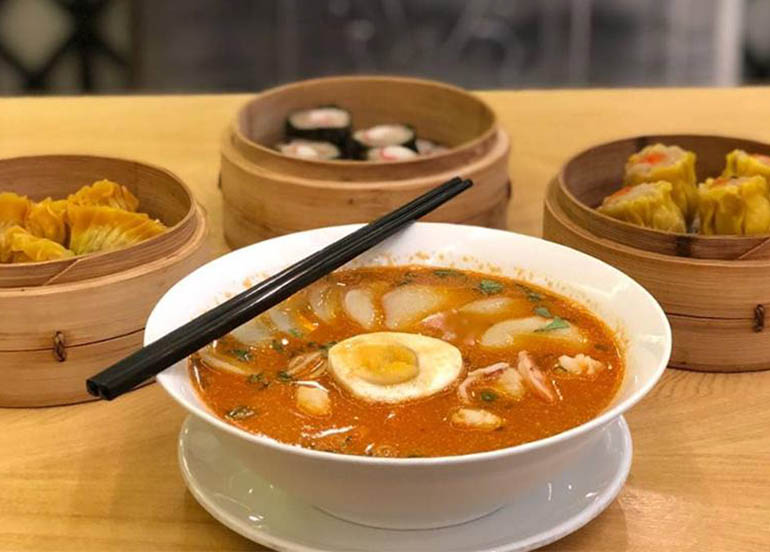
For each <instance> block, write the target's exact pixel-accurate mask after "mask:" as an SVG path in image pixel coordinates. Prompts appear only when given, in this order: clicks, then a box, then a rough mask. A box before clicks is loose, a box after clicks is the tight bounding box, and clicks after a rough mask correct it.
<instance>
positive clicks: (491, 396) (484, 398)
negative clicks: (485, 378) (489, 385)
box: [481, 389, 497, 402]
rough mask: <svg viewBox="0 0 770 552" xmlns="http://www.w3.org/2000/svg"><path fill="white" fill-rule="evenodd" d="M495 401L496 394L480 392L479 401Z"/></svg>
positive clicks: (486, 391) (485, 391)
mask: <svg viewBox="0 0 770 552" xmlns="http://www.w3.org/2000/svg"><path fill="white" fill-rule="evenodd" d="M495 399H497V393H495V392H494V391H488V390H486V389H485V390H484V391H482V392H481V400H482V401H484V402H492V401H494V400H495Z"/></svg>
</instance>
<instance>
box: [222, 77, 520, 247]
mask: <svg viewBox="0 0 770 552" xmlns="http://www.w3.org/2000/svg"><path fill="white" fill-rule="evenodd" d="M508 151H509V142H508V138H507V136H506V135H505V133H504V132H503V131H502V130H501V128H500V126H499V124H498V122H497V118H496V116H495V114H494V112H493V111H492V110H491V109H490V108H489V106H487V105H486V104H485V103H484V102H482V101H481V100H480V99H478V98H477V97H476V96H474V95H473V94H470V93H468V92H466V91H464V90H462V89H459V88H456V87H453V86H449V85H446V84H442V83H438V82H432V81H425V80H420V79H412V78H402V77H334V78H324V79H315V80H310V81H304V82H299V83H294V84H289V85H286V86H281V87H278V88H274V89H271V90H267V91H265V92H262V93H261V94H259V95H258V96H256V97H255V98H254V99H253V100H251V101H250V102H248V103H247V104H246V105H245V106H244V107H243V109H241V110H240V111H239V112H238V114H237V116H236V118H235V120H234V121H233V123H232V124H231V125H230V127H229V128H228V129H227V131H226V132H225V135H224V137H223V140H222V148H221V153H222V157H221V159H222V165H221V180H220V182H221V190H222V195H223V199H224V204H223V207H224V227H225V228H224V230H225V238H226V240H227V242H228V243H229V244H230V245H231V246H232V247H242V246H244V245H247V244H250V243H253V242H256V241H259V240H262V239H265V238H268V237H272V236H276V235H280V234H285V233H289V232H294V231H298V230H307V229H310V228H317V227H322V226H329V225H336V224H344V223H353V222H363V221H367V220H371V219H374V218H376V217H377V216H379V215H381V214H383V213H385V212H387V211H388V210H390V209H393V208H395V207H396V206H398V205H399V204H402V203H404V202H406V201H408V200H409V199H411V198H414V197H416V196H418V195H420V194H421V193H423V192H425V191H427V190H428V189H429V188H431V187H433V186H435V185H438V184H440V183H441V182H445V181H446V180H448V179H449V178H451V177H453V176H455V175H457V174H459V175H462V176H464V177H467V178H471V179H473V181H474V182H475V184H476V185H475V186H474V188H473V189H472V190H469V192H468V193H467V194H465V197H464V198H463V200H462V201H458V202H453V203H452V204H451V205H446V206H444V207H442V208H441V209H439V210H437V211H436V212H435V213H433V214H431V215H430V216H429V217H428V218H429V219H430V220H436V221H445V222H457V223H465V224H476V225H481V226H489V227H494V228H503V227H504V226H505V222H506V215H507V205H508V199H509V197H510V182H509V177H508Z"/></svg>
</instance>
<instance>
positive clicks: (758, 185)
mask: <svg viewBox="0 0 770 552" xmlns="http://www.w3.org/2000/svg"><path fill="white" fill-rule="evenodd" d="M698 199H699V202H698V215H699V218H700V233H701V234H706V235H714V234H730V235H739V236H743V235H752V234H766V233H768V232H770V199H768V184H767V181H766V180H765V179H764V177H762V176H759V175H757V176H751V177H739V178H733V179H728V178H717V179H713V178H709V179H708V180H706V182H704V183H703V184H701V185H700V186H698Z"/></svg>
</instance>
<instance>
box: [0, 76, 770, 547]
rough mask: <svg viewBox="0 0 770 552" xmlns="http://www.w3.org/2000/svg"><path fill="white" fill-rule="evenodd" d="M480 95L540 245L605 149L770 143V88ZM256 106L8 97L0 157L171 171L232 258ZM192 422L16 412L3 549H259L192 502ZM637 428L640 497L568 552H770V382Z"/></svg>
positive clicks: (710, 378)
mask: <svg viewBox="0 0 770 552" xmlns="http://www.w3.org/2000/svg"><path fill="white" fill-rule="evenodd" d="M480 95H481V96H482V97H483V98H484V99H485V100H487V101H488V102H489V103H490V104H491V105H492V106H493V107H494V109H495V110H496V111H497V112H498V114H499V115H500V118H501V120H502V123H503V125H504V126H505V128H506V129H507V130H508V132H509V133H510V135H511V138H512V141H513V151H512V156H511V175H512V180H513V183H514V200H513V203H512V205H511V209H510V223H509V225H510V227H511V228H512V229H514V230H517V231H521V232H526V233H530V234H539V233H540V221H541V210H542V205H541V202H542V198H543V193H544V190H545V185H546V183H547V181H548V179H549V178H550V177H551V176H553V174H554V173H555V171H556V170H557V168H558V167H559V165H560V164H561V163H562V162H563V161H564V160H565V159H566V158H567V156H568V155H570V154H572V153H575V152H577V151H578V150H580V149H582V148H585V147H587V146H589V145H591V144H594V143H596V142H599V141H605V140H609V139H613V138H617V137H621V136H624V135H631V134H640V133H665V132H688V133H697V132H702V133H720V134H734V135H741V136H746V137H750V138H756V139H760V140H765V141H770V126H768V121H770V90H768V89H738V90H735V89H732V90H730V89H714V90H702V89H689V90H616V91H605V90H586V91H570V92H568V91H525V92H488V93H482V94H480ZM246 98H247V96H245V95H228V96H184V97H182V96H163V97H158V96H156V97H108V98H63V99H25V98H19V99H16V98H11V99H2V100H0V156H2V157H8V156H14V155H24V154H41V153H93V154H105V155H113V156H120V157H129V158H135V159H138V160H142V161H148V162H151V163H155V164H158V165H162V166H164V167H167V168H168V169H170V170H172V171H174V172H176V173H177V174H178V175H179V176H181V177H182V178H183V179H184V180H185V181H186V182H187V183H188V184H189V185H190V186H191V187H192V188H193V190H194V191H195V193H196V195H197V197H198V199H199V201H200V202H201V203H202V204H203V205H204V206H205V207H206V209H207V210H208V214H209V217H210V219H211V223H212V224H211V226H212V232H211V236H210V238H209V240H210V244H211V247H212V252H213V254H221V253H223V252H224V251H225V246H224V242H223V240H222V232H221V224H220V223H221V216H220V199H219V195H218V192H217V188H216V178H217V171H218V165H219V158H218V151H217V147H218V141H219V137H220V133H221V131H222V130H223V128H224V126H225V124H226V123H227V121H228V120H229V118H230V117H232V116H233V113H234V112H235V110H236V109H237V107H238V106H239V105H240V104H241V103H243V102H244V101H245V100H246ZM715 292H718V290H715ZM94 307H95V308H98V305H95V306H94ZM0 309H1V306H0ZM0 314H1V311H0ZM0 384H2V383H1V382H0ZM183 418H184V413H183V412H182V410H181V408H179V407H177V406H176V405H175V404H174V403H172V401H171V400H170V399H169V398H168V397H166V396H165V395H164V393H163V392H162V391H161V389H160V388H159V387H158V386H156V385H151V386H149V387H147V388H144V389H140V390H138V391H135V392H133V393H131V394H129V395H127V396H125V397H123V398H121V399H120V400H117V401H115V402H112V403H90V404H83V405H77V406H66V407H58V408H43V409H0V550H14V551H16V550H35V551H41V550H56V551H63V550H143V551H145V550H259V549H260V547H259V546H257V545H255V544H253V543H250V542H248V541H246V540H244V539H242V538H241V537H239V536H238V535H236V534H235V533H232V532H231V531H229V530H228V529H226V528H225V527H223V526H221V525H219V523H217V522H216V521H215V520H214V519H213V518H212V517H210V516H209V515H208V514H207V513H206V512H205V511H204V510H203V509H202V508H201V507H200V506H198V504H197V503H196V502H195V499H193V497H192V496H191V495H190V494H189V493H188V492H187V491H186V489H185V486H184V483H183V482H182V478H181V476H180V474H179V470H178V468H177V460H176V437H177V433H178V430H179V427H180V424H181V422H182V419H183ZM627 419H628V422H629V425H630V426H631V432H632V435H633V439H634V461H633V467H632V469H631V474H630V477H629V479H628V482H627V483H626V486H625V488H624V489H623V491H622V492H621V494H620V496H619V498H618V499H617V500H616V501H615V502H614V503H613V504H612V505H611V506H610V507H609V508H608V509H607V511H605V512H604V513H603V514H601V515H600V516H599V517H598V518H597V519H596V520H594V521H592V522H591V523H590V524H588V525H587V526H586V527H585V528H583V529H581V530H580V531H578V532H577V533H575V534H573V535H571V536H569V537H567V538H565V539H563V540H562V541H559V542H558V543H556V544H554V545H552V546H551V548H550V549H553V550H592V551H599V550H607V551H610V550H611V551H620V550H645V551H646V550H698V551H701V550H730V551H733V550H734V551H737V550H741V551H748V550H768V549H770V529H769V528H768V527H769V526H768V523H769V522H770V372H764V373H749V374H703V373H695V372H682V371H675V370H669V371H668V372H667V373H666V374H665V376H664V377H663V379H662V381H661V382H660V383H659V384H658V386H657V387H656V388H655V389H654V390H653V391H652V393H651V394H650V395H649V396H648V397H647V398H646V399H645V400H644V401H643V402H642V403H641V404H639V405H638V406H637V407H636V408H634V410H633V411H632V412H631V413H630V414H629V415H628V416H627Z"/></svg>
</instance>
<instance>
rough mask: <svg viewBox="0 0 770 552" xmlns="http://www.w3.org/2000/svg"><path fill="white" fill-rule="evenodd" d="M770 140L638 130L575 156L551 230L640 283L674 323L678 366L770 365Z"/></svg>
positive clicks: (551, 200) (548, 233)
mask: <svg viewBox="0 0 770 552" xmlns="http://www.w3.org/2000/svg"><path fill="white" fill-rule="evenodd" d="M769 156H770V144H766V143H762V142H757V141H753V140H746V139H740V138H731V137H723V136H701V135H665V136H640V137H635V138H628V139H625V140H618V141H615V142H610V143H607V144H602V145H599V146H596V147H593V148H591V149H588V150H586V151H584V152H582V153H580V154H578V155H576V156H575V157H573V158H572V159H570V160H569V161H568V162H567V163H566V164H565V165H564V166H563V168H562V170H561V171H560V172H559V174H558V175H557V176H556V178H555V179H554V180H553V181H552V183H551V185H550V186H549V189H548V193H547V197H546V202H545V212H544V222H543V234H544V236H545V237H546V238H548V239H551V240H553V241H557V242H560V243H563V244H565V245H568V246H571V247H574V248H576V249H580V250H582V251H585V252H587V253H589V254H591V255H593V256H596V257H599V258H600V259H603V260H605V261H606V262H608V263H610V264H613V265H615V266H616V267H618V268H620V269H621V270H623V271H624V272H626V273H628V274H629V275H631V276H632V277H634V278H635V279H637V280H638V281H639V282H640V283H641V284H642V285H644V286H645V287H646V288H647V289H648V290H649V291H650V292H651V293H652V294H653V295H654V296H655V298H656V299H657V300H658V301H659V302H660V304H661V305H662V306H663V308H664V310H665V311H666V313H667V314H668V317H669V320H670V322H671V326H672V328H673V330H674V351H673V354H672V357H671V365H672V366H675V367H681V368H689V369H696V370H708V371H745V370H764V369H770V332H768V330H766V329H765V326H766V320H765V312H766V308H767V307H768V306H770V278H768V275H770V186H769V185H768V178H770V157H769Z"/></svg>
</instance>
